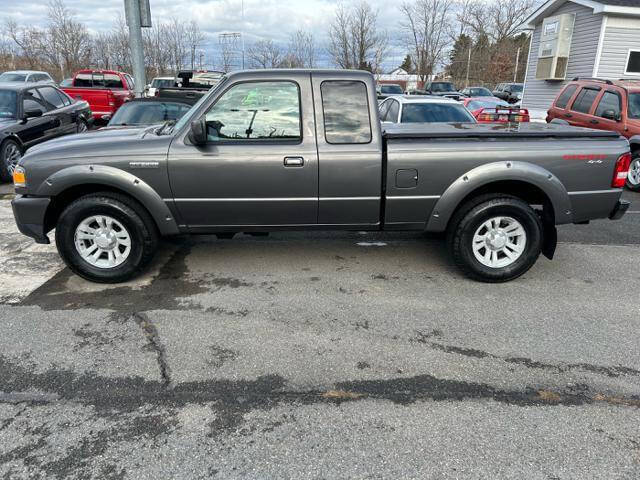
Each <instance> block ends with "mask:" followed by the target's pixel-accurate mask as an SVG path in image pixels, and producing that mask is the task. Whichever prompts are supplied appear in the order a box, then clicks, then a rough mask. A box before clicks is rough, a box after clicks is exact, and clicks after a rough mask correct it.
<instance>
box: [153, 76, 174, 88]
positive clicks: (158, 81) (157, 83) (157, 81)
mask: <svg viewBox="0 0 640 480" xmlns="http://www.w3.org/2000/svg"><path fill="white" fill-rule="evenodd" d="M173 84H174V81H173V78H171V79H167V78H154V79H153V82H151V87H152V88H171V87H173Z"/></svg>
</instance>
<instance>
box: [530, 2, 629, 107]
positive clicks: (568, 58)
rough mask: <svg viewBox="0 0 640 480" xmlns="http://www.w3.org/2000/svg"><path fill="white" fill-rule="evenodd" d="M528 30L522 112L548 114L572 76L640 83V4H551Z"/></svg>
mask: <svg viewBox="0 0 640 480" xmlns="http://www.w3.org/2000/svg"><path fill="white" fill-rule="evenodd" d="M527 25H528V26H529V28H530V29H531V30H532V36H531V44H530V50H529V60H528V62H527V72H526V75H525V83H524V92H523V98H522V106H523V107H525V108H532V109H534V108H535V109H545V110H546V109H548V108H549V107H550V106H551V103H552V102H553V100H554V99H555V97H556V95H557V94H558V93H559V92H560V91H561V90H562V88H563V87H564V86H565V85H566V84H567V82H569V81H571V80H572V79H573V78H574V77H601V78H609V79H620V78H637V79H638V80H640V0H549V1H547V2H546V3H544V4H543V5H542V6H541V7H540V8H538V9H537V10H536V11H535V12H534V13H533V14H532V15H531V17H529V19H528V20H527Z"/></svg>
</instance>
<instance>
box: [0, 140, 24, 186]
mask: <svg viewBox="0 0 640 480" xmlns="http://www.w3.org/2000/svg"><path fill="white" fill-rule="evenodd" d="M20 158H22V149H21V148H20V145H19V144H18V142H16V141H15V140H11V139H9V140H5V141H4V143H3V144H2V146H0V180H2V181H3V182H11V181H12V180H13V171H14V170H15V168H16V167H17V166H18V162H19V161H20Z"/></svg>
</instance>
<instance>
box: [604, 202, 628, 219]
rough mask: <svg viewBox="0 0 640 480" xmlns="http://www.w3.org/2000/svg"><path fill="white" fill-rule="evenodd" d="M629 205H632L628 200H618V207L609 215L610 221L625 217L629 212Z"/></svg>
mask: <svg viewBox="0 0 640 480" xmlns="http://www.w3.org/2000/svg"><path fill="white" fill-rule="evenodd" d="M629 205H631V202H628V201H626V200H618V201H617V202H616V206H615V207H614V208H613V210H612V211H611V214H610V215H609V219H610V220H620V219H621V218H622V217H623V216H624V214H625V213H627V210H629Z"/></svg>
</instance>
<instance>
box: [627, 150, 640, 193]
mask: <svg viewBox="0 0 640 480" xmlns="http://www.w3.org/2000/svg"><path fill="white" fill-rule="evenodd" d="M634 162H636V163H637V165H638V168H640V152H634V153H633V157H631V164H630V165H629V170H631V167H632V166H633V164H634ZM626 186H627V188H628V189H629V190H631V191H632V192H640V182H638V183H636V184H635V185H634V184H633V183H631V182H630V181H629V178H628V177H627V182H626Z"/></svg>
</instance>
